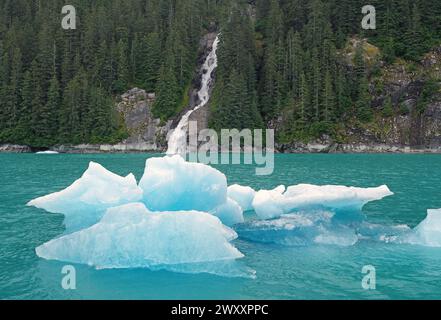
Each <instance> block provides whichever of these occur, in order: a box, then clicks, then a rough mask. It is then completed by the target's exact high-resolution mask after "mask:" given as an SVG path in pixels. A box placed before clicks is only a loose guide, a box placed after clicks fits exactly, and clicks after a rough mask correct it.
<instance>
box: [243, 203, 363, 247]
mask: <svg viewBox="0 0 441 320" xmlns="http://www.w3.org/2000/svg"><path fill="white" fill-rule="evenodd" d="M334 215H335V214H334V213H333V212H330V211H308V212H299V213H293V214H286V215H283V216H281V217H280V218H278V219H273V220H253V221H249V222H247V223H245V224H242V225H239V226H238V227H237V232H238V233H239V236H240V237H241V238H244V239H247V240H250V241H255V242H264V243H275V244H280V245H286V246H306V245H311V244H326V245H338V246H351V245H354V244H355V243H357V241H358V236H357V234H356V230H355V229H354V228H351V227H350V226H347V225H345V224H341V223H338V222H335V221H333V217H334Z"/></svg>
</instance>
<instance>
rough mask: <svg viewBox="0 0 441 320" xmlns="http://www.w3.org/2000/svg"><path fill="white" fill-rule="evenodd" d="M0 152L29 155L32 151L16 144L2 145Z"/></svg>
mask: <svg viewBox="0 0 441 320" xmlns="http://www.w3.org/2000/svg"><path fill="white" fill-rule="evenodd" d="M0 152H5V153H8V152H10V153H29V152H32V150H31V148H30V147H28V146H21V145H17V144H2V145H0Z"/></svg>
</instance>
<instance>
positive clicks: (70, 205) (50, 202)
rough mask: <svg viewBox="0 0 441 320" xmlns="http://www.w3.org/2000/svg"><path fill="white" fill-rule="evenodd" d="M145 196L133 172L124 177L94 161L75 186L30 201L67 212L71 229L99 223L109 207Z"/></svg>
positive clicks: (50, 210)
mask: <svg viewBox="0 0 441 320" xmlns="http://www.w3.org/2000/svg"><path fill="white" fill-rule="evenodd" d="M141 198H142V190H141V189H140V188H139V187H138V186H137V183H136V179H135V177H134V176H133V174H129V175H128V176H127V177H121V176H119V175H116V174H114V173H112V172H110V171H108V170H106V169H105V168H104V167H103V166H101V165H99V164H97V163H94V162H91V163H90V164H89V168H88V169H87V170H86V171H85V172H84V174H83V176H82V177H81V178H80V179H78V180H77V181H75V182H74V183H73V184H72V185H71V186H69V187H67V188H66V189H64V190H62V191H59V192H55V193H52V194H49V195H46V196H43V197H40V198H37V199H34V200H32V201H30V202H29V203H28V205H29V206H34V207H37V208H40V209H44V210H46V211H48V212H51V213H61V214H64V215H65V225H66V229H67V231H68V232H71V231H75V230H79V229H81V228H86V227H89V226H91V225H93V224H95V223H96V222H98V221H99V220H100V218H101V217H102V216H103V214H104V213H105V211H106V209H108V208H111V207H115V206H120V205H123V204H127V203H130V202H137V201H139V200H141Z"/></svg>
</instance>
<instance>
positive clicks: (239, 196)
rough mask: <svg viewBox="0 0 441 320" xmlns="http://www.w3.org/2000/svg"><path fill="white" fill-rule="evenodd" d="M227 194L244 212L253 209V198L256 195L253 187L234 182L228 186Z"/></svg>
mask: <svg viewBox="0 0 441 320" xmlns="http://www.w3.org/2000/svg"><path fill="white" fill-rule="evenodd" d="M227 195H228V198H230V199H232V200H234V201H236V202H237V203H238V204H239V206H240V207H241V208H242V210H243V211H244V212H245V211H250V210H253V200H254V196H255V195H256V191H255V190H254V189H253V188H251V187H244V186H241V185H238V184H234V185H232V186H229V187H228V189H227Z"/></svg>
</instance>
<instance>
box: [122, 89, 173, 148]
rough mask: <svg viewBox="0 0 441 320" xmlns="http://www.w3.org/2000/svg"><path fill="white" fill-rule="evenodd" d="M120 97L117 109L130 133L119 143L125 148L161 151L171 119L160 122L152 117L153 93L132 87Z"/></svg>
mask: <svg viewBox="0 0 441 320" xmlns="http://www.w3.org/2000/svg"><path fill="white" fill-rule="evenodd" d="M121 99H122V101H121V102H120V103H118V105H117V110H118V111H119V112H120V113H121V114H122V116H123V118H124V122H125V125H126V128H127V131H128V132H129V135H130V136H129V138H128V139H126V140H125V141H123V142H122V143H121V145H125V146H127V147H126V150H133V151H163V150H164V149H165V148H166V147H167V145H166V137H167V133H168V132H169V130H170V127H171V123H172V121H168V122H167V123H166V124H161V120H160V119H155V118H154V117H153V114H152V106H153V103H154V101H155V94H154V93H146V92H145V90H142V89H138V88H133V89H131V90H129V91H128V92H126V93H125V94H123V95H122V96H121Z"/></svg>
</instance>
